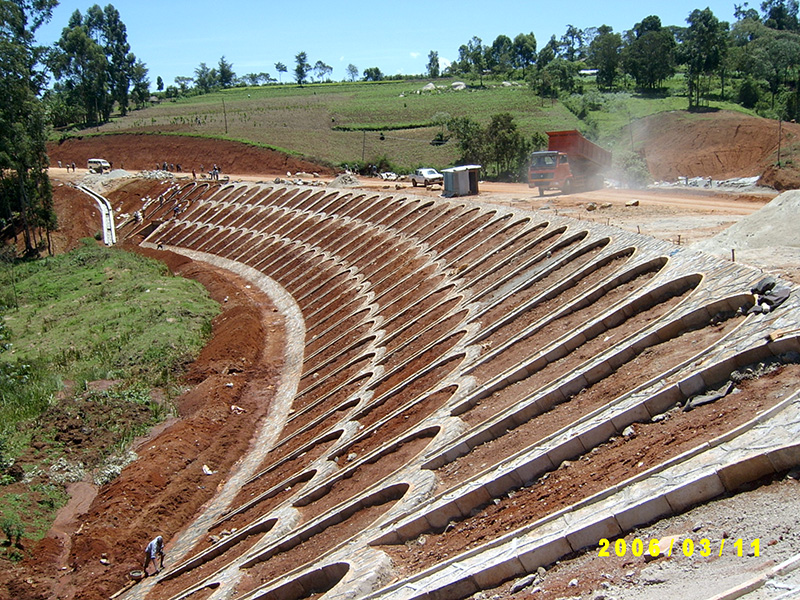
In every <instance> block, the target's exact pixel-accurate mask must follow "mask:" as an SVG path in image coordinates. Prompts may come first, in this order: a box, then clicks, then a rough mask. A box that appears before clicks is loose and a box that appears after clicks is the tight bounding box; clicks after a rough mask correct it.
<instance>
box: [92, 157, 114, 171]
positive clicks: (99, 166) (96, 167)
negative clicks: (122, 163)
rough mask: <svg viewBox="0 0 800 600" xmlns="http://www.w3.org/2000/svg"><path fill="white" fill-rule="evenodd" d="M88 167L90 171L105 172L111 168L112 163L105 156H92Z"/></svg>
mask: <svg viewBox="0 0 800 600" xmlns="http://www.w3.org/2000/svg"><path fill="white" fill-rule="evenodd" d="M86 167H87V168H88V169H89V172H90V173H105V172H106V171H110V170H111V164H110V163H109V162H108V161H107V160H105V159H103V158H90V159H89V161H88V163H87V165H86Z"/></svg>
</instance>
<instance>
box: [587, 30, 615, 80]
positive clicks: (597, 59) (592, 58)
mask: <svg viewBox="0 0 800 600" xmlns="http://www.w3.org/2000/svg"><path fill="white" fill-rule="evenodd" d="M621 50H622V36H621V35H620V34H618V33H614V30H613V29H612V28H611V27H609V26H608V25H601V26H600V27H599V28H598V29H597V35H596V36H595V37H594V39H593V40H592V42H591V43H590V44H589V56H588V61H589V64H590V65H592V66H593V67H595V68H596V69H597V84H598V85H599V86H600V87H601V88H604V89H607V90H609V89H611V88H613V87H614V82H615V81H616V79H617V76H618V75H619V68H620V64H621V63H622V54H621Z"/></svg>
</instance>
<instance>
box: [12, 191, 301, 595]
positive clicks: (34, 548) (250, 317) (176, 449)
mask: <svg viewBox="0 0 800 600" xmlns="http://www.w3.org/2000/svg"><path fill="white" fill-rule="evenodd" d="M140 185H143V188H142V189H144V188H146V187H147V186H148V185H152V182H145V183H144V184H142V183H141V182H140ZM58 196H59V195H57V198H58ZM65 198H67V202H66V204H62V203H61V202H59V201H57V206H58V207H59V210H60V212H62V214H63V212H64V209H67V208H69V204H70V203H72V202H73V201H74V200H75V198H72V195H71V194H65ZM81 206H84V205H83V204H82V205H81ZM87 211H91V208H85V207H84V208H83V209H81V210H77V211H70V215H71V216H70V218H65V219H64V222H65V224H66V223H70V222H72V221H75V222H72V224H71V225H70V227H73V226H74V228H75V230H76V231H77V230H79V229H80V227H81V223H82V220H83V218H84V216H85V215H84V214H83V213H85V212H87ZM73 217H74V218H73ZM84 235H85V233H84ZM65 243H66V240H65ZM128 249H129V250H134V251H138V252H142V253H144V254H149V255H152V256H153V257H154V258H158V259H160V260H163V261H164V262H166V264H167V265H168V266H169V268H170V269H171V270H172V271H173V272H175V273H177V274H180V275H182V276H184V277H191V278H193V279H196V280H198V281H200V282H201V283H202V284H203V285H204V286H205V287H206V288H207V289H208V290H209V293H210V294H211V296H212V297H213V298H214V299H215V300H217V301H218V302H220V304H221V307H222V309H223V312H222V313H221V314H220V315H219V316H218V317H217V318H216V319H215V321H214V325H213V338H212V340H211V341H210V342H209V344H208V345H207V346H206V347H205V348H204V350H203V352H202V353H201V355H200V356H199V357H198V359H197V360H196V361H195V362H194V363H193V364H192V365H191V366H190V368H189V371H188V374H187V376H186V377H185V383H186V385H187V386H192V387H191V389H189V390H188V391H187V392H186V393H185V394H183V395H182V396H181V397H180V398H178V408H179V413H180V417H181V418H180V419H173V420H172V421H170V422H168V423H166V424H165V426H162V427H160V428H159V429H158V430H157V431H156V432H155V433H153V434H152V435H151V436H150V437H149V438H147V439H145V440H143V441H142V442H141V443H140V444H139V446H138V447H137V448H136V451H137V453H138V455H139V460H137V461H136V462H135V463H134V464H132V465H130V466H129V467H128V468H126V469H125V470H124V472H123V473H122V474H121V475H120V477H119V478H117V479H116V480H115V481H114V482H112V483H110V484H108V485H106V486H104V487H102V488H101V489H100V490H99V494H98V495H97V497H96V498H94V501H93V502H92V503H91V506H88V507H87V506H82V507H79V508H78V509H76V510H73V511H72V512H73V513H75V514H76V515H77V516H76V520H75V521H72V522H71V523H61V524H60V527H59V528H54V530H53V531H51V533H50V535H49V536H48V537H46V538H44V539H43V540H42V541H41V542H38V543H36V544H33V543H30V542H28V543H26V555H27V558H26V559H25V560H24V561H22V562H21V563H19V564H16V565H12V566H11V568H10V569H7V570H6V571H5V572H3V573H0V598H2V599H4V600H5V599H6V598H14V599H15V600H34V599H36V600H44V599H49V598H54V597H58V598H67V599H72V598H82V599H89V600H95V599H96V600H100V599H104V598H108V597H109V596H111V595H112V594H113V593H115V592H116V591H118V590H119V589H120V588H122V587H123V586H124V585H125V584H126V583H127V581H128V579H127V574H128V573H129V572H130V571H131V570H132V569H136V568H141V560H142V557H143V549H144V547H145V545H146V544H147V542H148V541H149V540H150V539H151V538H153V537H154V536H155V535H159V534H160V535H162V536H164V539H165V540H166V541H167V546H166V551H167V557H169V550H170V540H171V539H172V538H173V537H174V536H175V535H176V534H177V533H178V532H179V531H180V530H181V529H182V527H183V526H184V525H185V524H186V523H188V522H190V521H191V518H192V517H193V516H194V515H195V514H196V513H197V511H198V510H200V508H201V507H202V505H203V504H204V503H205V502H207V501H208V500H209V499H210V498H211V497H212V496H213V494H214V493H215V491H216V488H217V486H218V485H219V484H220V483H221V482H222V480H223V475H227V474H228V473H229V472H230V471H231V469H232V468H234V464H235V462H236V461H237V460H238V458H239V457H241V456H242V455H243V453H244V452H245V451H246V449H247V447H248V445H249V444H250V443H251V438H252V436H253V434H254V432H255V430H256V427H257V425H258V424H259V423H260V421H261V420H262V419H263V418H264V417H265V416H266V413H267V411H268V409H269V405H268V403H264V402H261V401H258V398H257V396H258V394H253V393H251V389H253V387H256V388H258V389H260V390H264V389H274V384H275V382H276V379H277V377H278V373H279V370H280V368H281V361H282V359H283V346H284V342H283V340H284V335H285V331H284V323H283V320H282V317H281V316H280V314H279V313H278V312H277V311H275V310H274V307H273V305H272V303H271V301H270V299H269V298H268V297H267V296H266V295H265V294H263V293H261V292H260V291H258V290H256V289H255V288H252V286H250V285H249V284H248V283H247V282H246V281H244V280H242V279H240V278H238V277H235V276H232V275H231V274H230V273H222V272H221V271H219V270H218V269H216V268H214V267H211V266H210V265H206V264H203V263H195V262H193V261H190V260H188V259H187V258H185V257H183V256H180V255H177V254H172V253H170V252H163V251H162V252H159V251H155V250H146V249H141V248H138V247H136V246H132V245H131V246H128ZM271 386H272V387H271ZM262 395H263V394H262ZM234 405H235V406H236V407H237V408H236V409H232V406H234ZM242 411H244V412H242ZM204 466H208V469H209V470H211V471H213V472H214V474H213V475H207V474H205V473H204V469H203V467H204ZM65 532H66V534H65ZM73 532H74V533H73ZM101 559H104V560H105V561H107V563H105V562H104V563H101V562H100V561H101Z"/></svg>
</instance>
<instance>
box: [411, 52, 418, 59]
mask: <svg viewBox="0 0 800 600" xmlns="http://www.w3.org/2000/svg"><path fill="white" fill-rule="evenodd" d="M411 58H419V52H412V53H411Z"/></svg>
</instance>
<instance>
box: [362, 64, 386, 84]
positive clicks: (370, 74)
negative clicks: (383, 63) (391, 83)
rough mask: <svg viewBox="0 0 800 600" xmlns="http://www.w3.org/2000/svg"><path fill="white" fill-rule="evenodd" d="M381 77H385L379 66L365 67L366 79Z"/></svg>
mask: <svg viewBox="0 0 800 600" xmlns="http://www.w3.org/2000/svg"><path fill="white" fill-rule="evenodd" d="M381 79H383V73H382V72H381V70H380V69H379V68H378V67H370V68H368V69H364V81H380V80H381Z"/></svg>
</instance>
